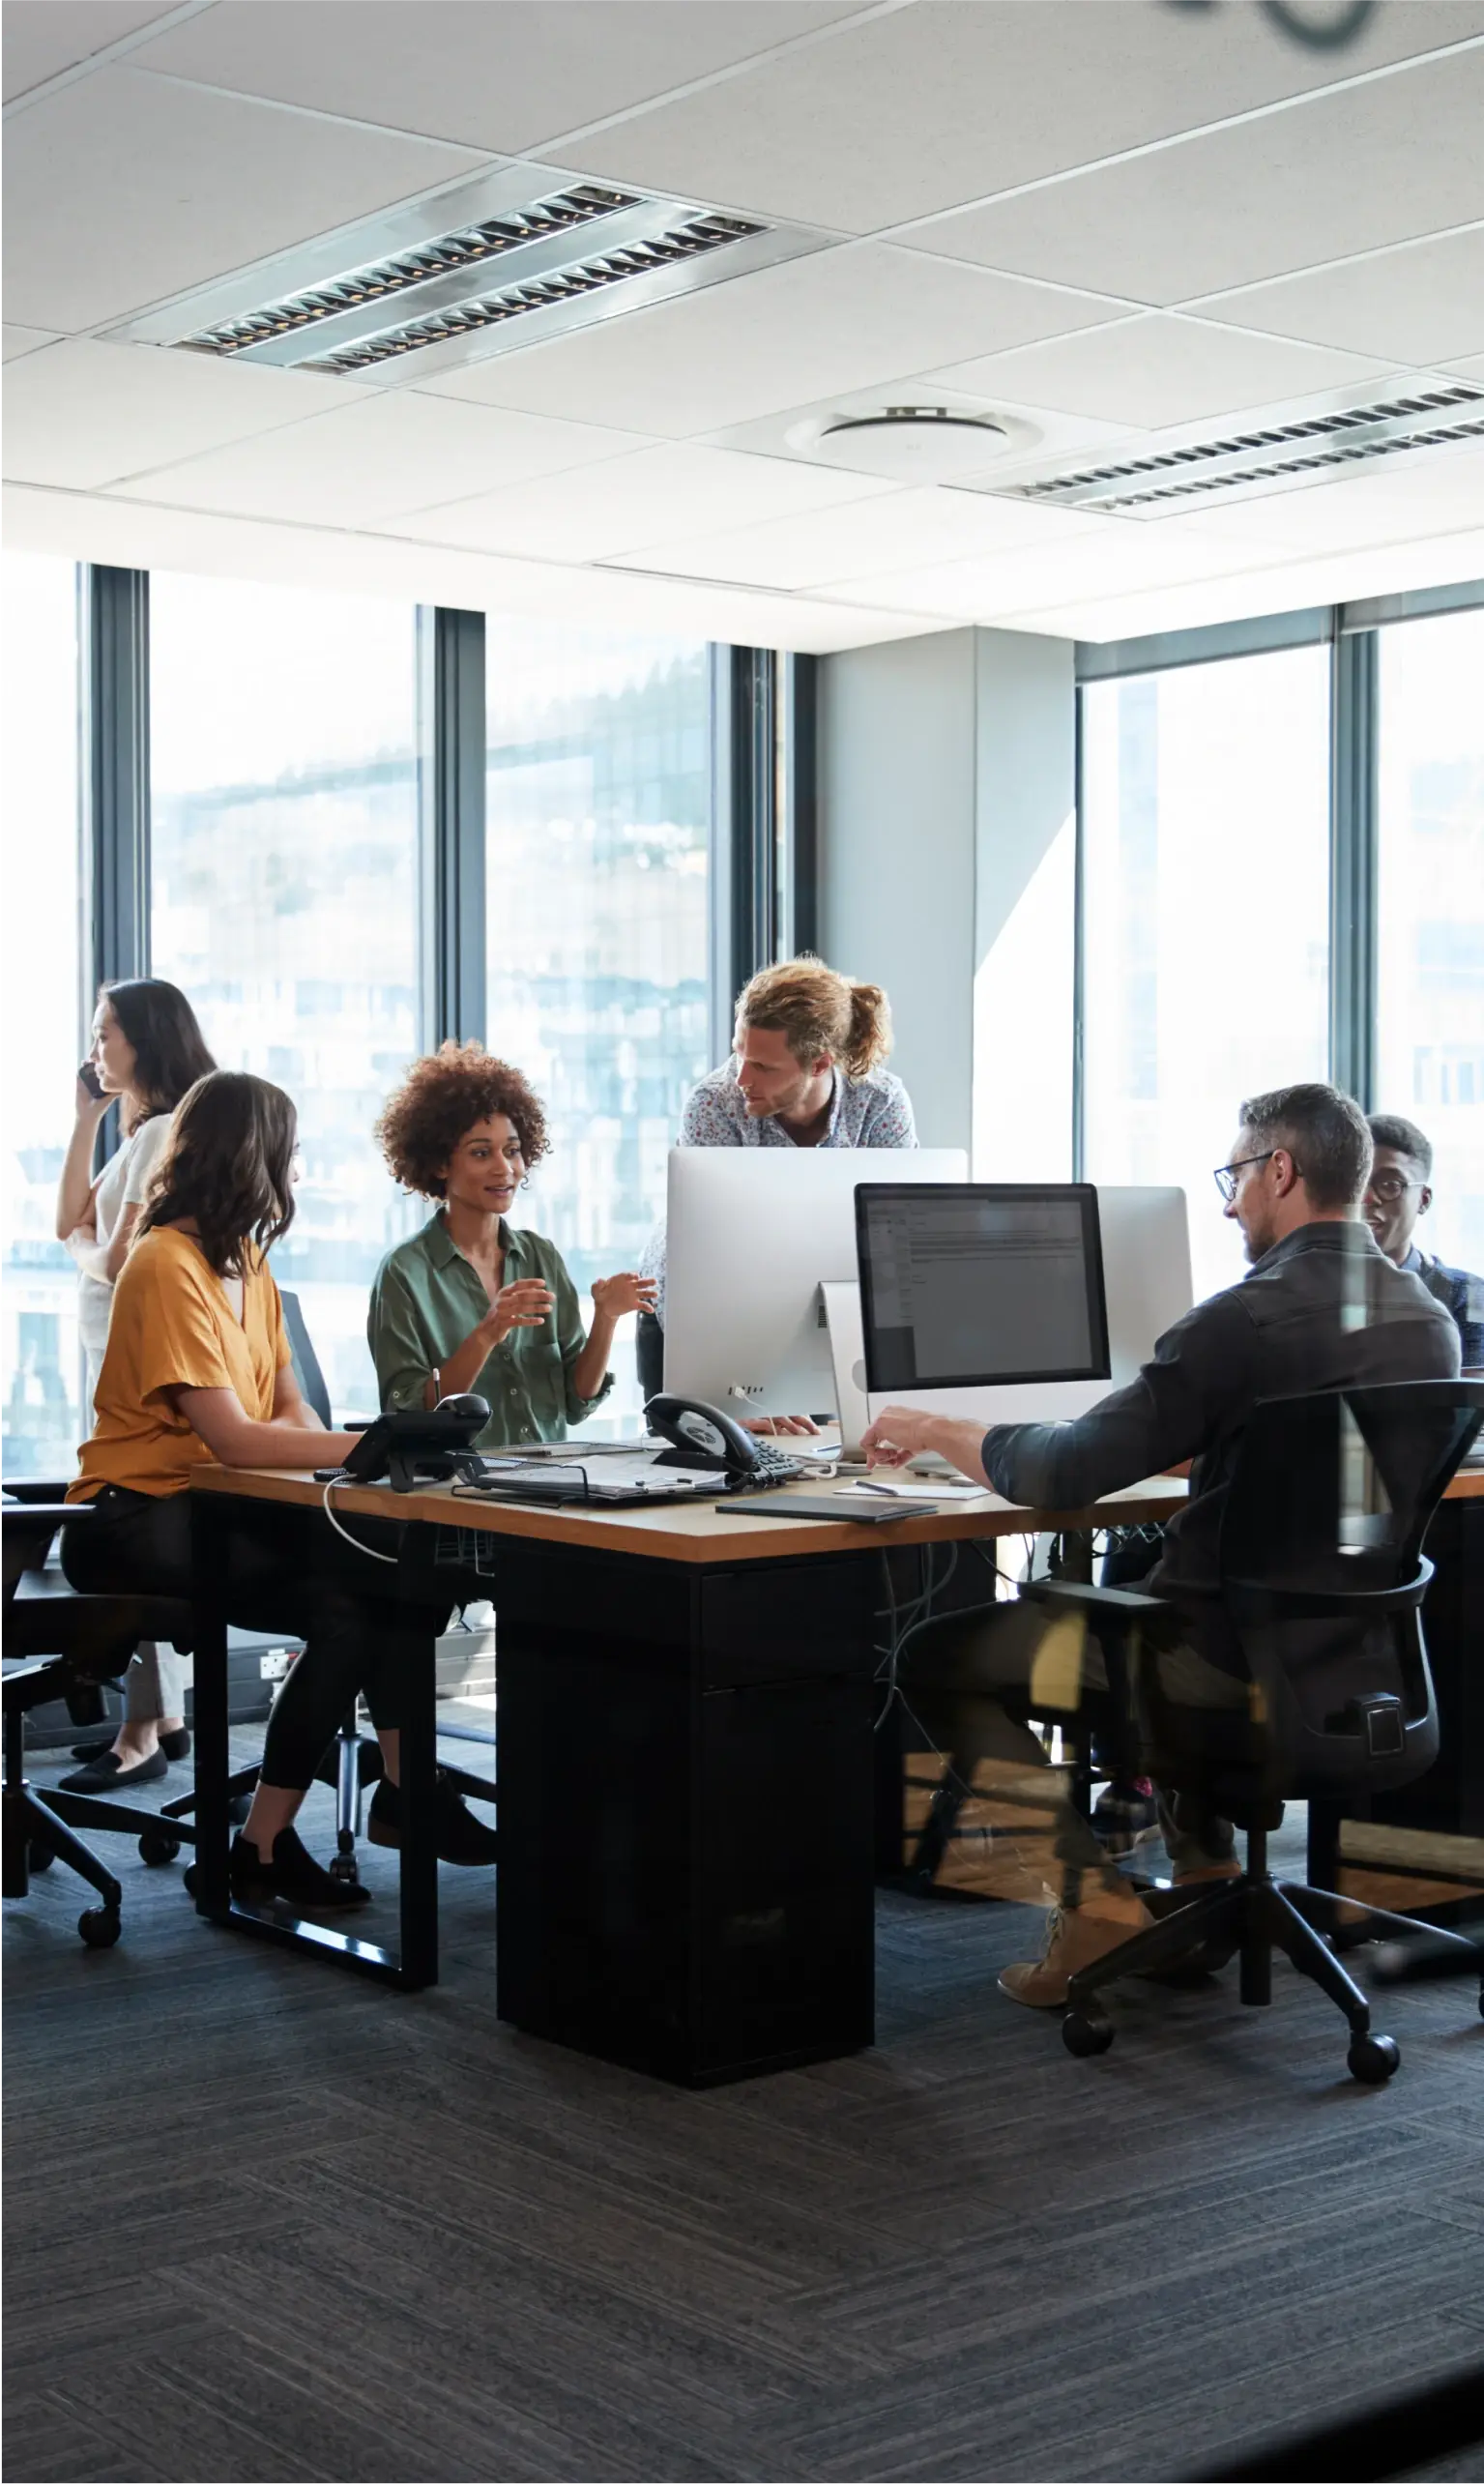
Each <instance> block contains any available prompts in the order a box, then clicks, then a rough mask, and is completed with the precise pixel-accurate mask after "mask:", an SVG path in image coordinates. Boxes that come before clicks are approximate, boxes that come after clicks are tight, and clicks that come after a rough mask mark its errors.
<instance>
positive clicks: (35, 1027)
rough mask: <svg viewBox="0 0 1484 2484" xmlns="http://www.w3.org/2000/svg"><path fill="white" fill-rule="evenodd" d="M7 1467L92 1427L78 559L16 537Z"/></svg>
mask: <svg viewBox="0 0 1484 2484" xmlns="http://www.w3.org/2000/svg"><path fill="white" fill-rule="evenodd" d="M4 614H5V779H4V782H5V949H4V987H5V1001H4V1033H5V1059H6V1065H7V1068H6V1095H5V1236H4V1245H5V1320H4V1330H5V1351H4V1378H3V1384H0V1385H3V1389H4V1437H5V1471H6V1473H7V1475H11V1476H26V1475H32V1476H70V1475H72V1473H73V1469H74V1467H75V1464H76V1454H77V1443H78V1441H79V1440H80V1439H81V1437H82V1430H83V1425H82V1419H81V1397H82V1389H81V1365H80V1357H79V1352H78V1343H77V1275H76V1271H75V1270H74V1268H73V1263H72V1261H71V1260H70V1259H69V1257H68V1255H67V1252H66V1251H65V1250H64V1249H63V1247H62V1244H61V1243H60V1242H58V1241H57V1239H56V1235H55V1230H54V1212H55V1207H56V1190H57V1180H58V1177H59V1175H60V1173H61V1171H62V1159H63V1157H64V1156H65V1154H66V1153H67V1142H68V1139H69V1138H70V1136H71V1134H72V1128H73V1080H74V1077H75V1074H76V1068H77V1064H78V1062H79V1061H80V1059H81V1058H82V1048H83V1016H84V1010H83V994H82V917H83V879H82V869H81V838H80V834H79V825H80V804H79V791H78V700H77V693H78V659H77V572H76V570H75V569H74V568H73V564H72V562H71V561H54V560H42V559H34V558H32V557H30V556H29V555H25V554H21V553H7V554H6V555H5V560H4Z"/></svg>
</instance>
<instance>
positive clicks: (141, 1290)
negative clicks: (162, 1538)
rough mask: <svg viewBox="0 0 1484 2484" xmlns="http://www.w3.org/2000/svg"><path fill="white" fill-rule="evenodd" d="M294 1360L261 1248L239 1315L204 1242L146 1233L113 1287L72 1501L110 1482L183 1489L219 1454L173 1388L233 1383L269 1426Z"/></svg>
mask: <svg viewBox="0 0 1484 2484" xmlns="http://www.w3.org/2000/svg"><path fill="white" fill-rule="evenodd" d="M290 1359H291V1355H290V1350H289V1342H288V1338H287V1336H286V1335H285V1333H284V1328H283V1311H282V1306H281V1305H280V1303H279V1300H278V1289H277V1286H276V1284H275V1283H274V1280H273V1277H272V1276H271V1275H270V1273H269V1269H268V1263H267V1261H266V1259H264V1258H263V1257H262V1256H261V1254H260V1253H256V1252H253V1251H251V1250H250V1248H249V1251H248V1254H247V1271H246V1273H245V1275H244V1278H243V1316H242V1319H241V1321H239V1320H238V1318H237V1315H236V1313H235V1312H234V1311H233V1308H232V1305H231V1302H230V1301H229V1300H228V1299H227V1291H226V1288H225V1286H224V1285H223V1284H222V1282H221V1279H220V1277H219V1276H218V1275H217V1274H216V1272H215V1271H214V1270H213V1269H212V1268H211V1267H210V1265H209V1264H208V1262H207V1259H206V1255H205V1253H204V1251H203V1250H202V1249H201V1246H200V1244H199V1242H192V1240H191V1238H190V1236H189V1234H182V1233H177V1232H175V1231H174V1230H173V1229H172V1228H171V1227H169V1226H166V1225H161V1226H157V1227H156V1228H155V1229H154V1230H152V1231H151V1232H149V1233H147V1234H144V1235H142V1236H141V1238H140V1240H139V1241H138V1242H135V1244H134V1246H133V1248H132V1250H131V1252H130V1254H129V1257H128V1258H127V1259H126V1261H125V1262H124V1266H123V1269H122V1270H121V1271H120V1274H119V1280H118V1283H117V1285H116V1286H115V1288H114V1293H113V1316H112V1319H111V1320H110V1322H109V1324H108V1345H107V1351H106V1352H105V1354H104V1356H103V1367H102V1371H101V1372H100V1373H99V1375H98V1387H97V1389H96V1390H95V1392H94V1399H93V1406H94V1424H93V1437H92V1439H91V1440H89V1441H84V1443H83V1445H82V1447H81V1449H80V1450H79V1452H78V1462H79V1464H80V1466H81V1469H82V1473H81V1474H80V1476H78V1477H77V1480H76V1481H75V1482H74V1483H73V1484H71V1485H70V1486H69V1488H68V1495H67V1497H68V1499H69V1501H91V1500H92V1498H93V1496H94V1494H95V1493H96V1492H98V1491H99V1489H100V1488H101V1486H102V1485H103V1484H105V1483H117V1484H122V1485H123V1486H124V1487H125V1488H126V1490H128V1491H130V1492H148V1493H151V1494H153V1495H155V1496H156V1497H157V1498H162V1497H163V1496H164V1495H166V1494H168V1493H171V1492H184V1491H185V1489H186V1487H187V1485H188V1484H189V1481H190V1472H191V1469H192V1467H197V1466H210V1465H211V1464H212V1463H213V1459H212V1453H211V1451H210V1449H209V1448H208V1447H207V1446H206V1443H205V1442H204V1441H203V1440H202V1439H201V1437H200V1435H199V1434H198V1433H196V1432H193V1431H192V1430H191V1428H190V1425H189V1423H188V1422H187V1420H186V1417H185V1416H184V1415H181V1414H177V1413H176V1412H175V1411H174V1409H173V1408H172V1407H171V1405H170V1402H169V1400H168V1398H167V1397H166V1395H165V1393H164V1392H165V1391H166V1389H168V1388H233V1389H235V1390H236V1392H237V1395H238V1398H239V1400H240V1402H241V1405H242V1408H243V1411H244V1413H245V1414H247V1415H248V1416H250V1417H251V1418H252V1420H253V1421H254V1422H257V1423H266V1422H267V1421H268V1420H269V1419H270V1417H271V1416H272V1414H273V1401H274V1388H275V1386H276V1381H277V1376H278V1373H279V1371H280V1370H281V1368H282V1367H283V1365H284V1364H285V1363H286V1362H288V1361H289V1360H290Z"/></svg>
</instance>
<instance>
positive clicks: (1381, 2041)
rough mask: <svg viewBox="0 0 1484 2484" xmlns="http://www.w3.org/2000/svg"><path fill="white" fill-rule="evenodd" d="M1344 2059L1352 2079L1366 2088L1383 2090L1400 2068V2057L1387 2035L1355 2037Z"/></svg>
mask: <svg viewBox="0 0 1484 2484" xmlns="http://www.w3.org/2000/svg"><path fill="white" fill-rule="evenodd" d="M1345 2059H1346V2066H1347V2068H1348V2069H1349V2071H1350V2075H1351V2077H1352V2078H1353V2079H1359V2080H1360V2081H1361V2082H1362V2084H1363V2085H1364V2086H1365V2087H1368V2088H1383V2087H1384V2086H1385V2084H1386V2081H1387V2080H1388V2079H1389V2078H1390V2077H1391V2076H1392V2073H1393V2072H1394V2071H1395V2070H1397V2069H1398V2068H1399V2067H1400V2066H1401V2060H1402V2057H1401V2054H1400V2053H1399V2052H1398V2050H1397V2048H1396V2046H1395V2044H1394V2043H1393V2042H1392V2040H1391V2038H1390V2036H1389V2035H1357V2036H1355V2037H1354V2039H1353V2042H1352V2044H1351V2048H1350V2051H1349V2053H1348V2054H1347V2055H1346V2057H1345Z"/></svg>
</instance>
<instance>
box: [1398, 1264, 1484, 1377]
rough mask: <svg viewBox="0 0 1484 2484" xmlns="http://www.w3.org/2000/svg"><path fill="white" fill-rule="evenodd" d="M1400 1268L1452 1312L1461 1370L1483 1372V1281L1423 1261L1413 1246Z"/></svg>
mask: <svg viewBox="0 0 1484 2484" xmlns="http://www.w3.org/2000/svg"><path fill="white" fill-rule="evenodd" d="M1401 1265H1402V1266H1403V1268H1405V1269H1407V1270H1408V1271H1410V1273H1411V1275H1413V1276H1420V1277H1421V1279H1422V1282H1423V1284H1424V1285H1425V1286H1426V1287H1427V1290H1428V1292H1429V1294H1431V1295H1432V1296H1434V1298H1435V1299H1436V1300H1438V1301H1440V1303H1441V1304H1442V1307H1443V1309H1444V1310H1445V1311H1451V1312H1452V1314H1453V1318H1454V1322H1455V1324H1456V1326H1457V1329H1458V1342H1459V1345H1460V1347H1461V1349H1462V1351H1463V1361H1464V1369H1465V1370H1466V1371H1478V1370H1480V1369H1484V1277H1480V1276H1470V1275H1469V1272H1468V1270H1467V1269H1463V1268H1445V1267H1444V1266H1443V1263H1442V1261H1441V1260H1440V1259H1427V1258H1425V1257H1424V1255H1423V1253H1422V1252H1421V1251H1420V1250H1418V1248H1417V1245H1416V1243H1415V1242H1413V1243H1412V1246H1411V1250H1410V1251H1409V1252H1408V1254H1407V1256H1406V1258H1405V1259H1404V1260H1403V1261H1402V1263H1401Z"/></svg>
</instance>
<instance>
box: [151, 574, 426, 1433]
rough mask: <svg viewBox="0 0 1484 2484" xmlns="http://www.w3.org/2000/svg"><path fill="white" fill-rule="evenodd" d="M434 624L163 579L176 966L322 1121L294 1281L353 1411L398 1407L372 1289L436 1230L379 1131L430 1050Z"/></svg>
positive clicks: (167, 860)
mask: <svg viewBox="0 0 1484 2484" xmlns="http://www.w3.org/2000/svg"><path fill="white" fill-rule="evenodd" d="M415 623H416V616H415V613H414V611H413V610H412V608H411V607H409V606H400V605H397V604H393V603H382V602H379V601H373V600H372V599H369V598H364V599H363V598H359V597H352V596H332V595H317V594H311V593H300V592H298V591H295V590H288V589H283V588H276V587H266V586H249V585H244V584H240V583H237V582H228V581H226V580H218V579H213V578H187V577H171V576H158V575H157V576H156V577H155V578H154V579H153V580H152V583H151V609H150V636H151V744H152V767H153V828H152V862H151V888H152V927H153V953H152V970H153V972H154V973H155V974H157V975H162V976H165V977H167V978H168V979H170V980H171V981H172V982H176V983H179V984H180V985H181V987H182V989H183V990H184V991H186V992H187V993H189V997H190V1000H191V1002H192V1004H193V1006H194V1008H195V1009H196V1012H197V1015H198V1016H199V1018H200V1020H201V1025H202V1029H203V1031H204V1033H205V1036H206V1040H207V1042H208V1043H209V1044H210V1046H211V1048H212V1050H213V1052H214V1053H215V1054H216V1057H217V1059H218V1063H219V1064H220V1066H221V1067H223V1068H224V1069H250V1070H253V1071H255V1072H256V1073H257V1075H258V1076H260V1077H263V1078H271V1079H272V1080H273V1081H274V1082H275V1084H276V1085H277V1086H280V1087H283V1088H286V1089H287V1091H288V1093H289V1094H290V1095H291V1096H293V1098H294V1100H295V1102H296V1104H297V1105H298V1107H299V1125H300V1140H301V1147H302V1154H303V1167H304V1169H303V1176H302V1180H301V1183H300V1188H299V1194H298V1207H297V1214H296V1218H295V1222H294V1226H293V1229H292V1231H291V1232H290V1233H289V1234H288V1236H287V1237H286V1239H285V1240H284V1241H283V1242H280V1243H279V1244H278V1246H277V1248H276V1251H275V1253H274V1268H275V1271H276V1275H277V1278H278V1282H279V1284H280V1285H283V1286H286V1287H291V1288H293V1289H294V1290H295V1291H297V1293H298V1294H299V1296H300V1299H301V1301H302V1303H303V1307H304V1314H305V1320H306V1325H307V1327H308V1330H309V1334H310V1336H311V1337H312V1339H313V1341H314V1345H315V1350H316V1352H317V1354H318V1357H319V1359H320V1362H321V1364H322V1365H323V1367H324V1371H325V1377H326V1380H327V1381H328V1383H329V1388H330V1394H331V1399H332V1402H333V1404H334V1407H335V1411H336V1413H337V1414H348V1413H353V1412H357V1411H359V1412H361V1413H369V1412H371V1411H373V1410H374V1408H375V1405H376V1402H377V1401H376V1393H375V1381H374V1378H373V1375H372V1370H371V1363H370V1357H369V1355H368V1353H367V1351H366V1344H365V1317H366V1296H367V1292H368V1289H369V1287H370V1282H371V1279H372V1277H373V1276H374V1274H375V1272H376V1269H377V1265H378V1263H379V1262H380V1260H381V1259H382V1257H383V1255H384V1253H385V1252H386V1251H387V1250H389V1249H390V1248H391V1247H392V1245H393V1243H394V1242H400V1241H401V1240H402V1239H403V1237H404V1236H405V1235H406V1234H407V1233H408V1232H410V1231H412V1230H413V1229H414V1228H415V1226H416V1224H417V1222H418V1221H419V1212H418V1210H417V1209H416V1207H415V1206H414V1205H413V1204H412V1203H410V1202H407V1201H404V1200H403V1199H402V1198H401V1197H400V1195H399V1194H398V1193H397V1191H396V1190H395V1189H394V1188H393V1184H392V1183H391V1181H390V1179H389V1178H388V1175H387V1173H386V1171H385V1169H384V1167H383V1165H382V1162H381V1158H380V1155H379V1154H378V1152H377V1149H376V1148H375V1146H374V1144H373V1142H372V1137H371V1128H372V1125H373V1123H374V1122H375V1119H376V1116H377V1114H378V1112H379V1111H380V1109H381V1106H382V1103H383V1101H384V1099H385V1097H386V1095H387V1093H388V1090H389V1089H390V1088H391V1087H392V1086H393V1084H394V1083H395V1081H396V1079H397V1078H398V1077H399V1075H400V1074H401V1072H402V1070H403V1069H404V1067H406V1064H407V1062H408V1061H409V1060H410V1059H411V1057H412V1055H413V1054H414V1053H415V1052H416V1050H417V1046H418V887H419V877H418V764H417V737H416V730H415V710H416V688H417V669H416V661H415Z"/></svg>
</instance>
